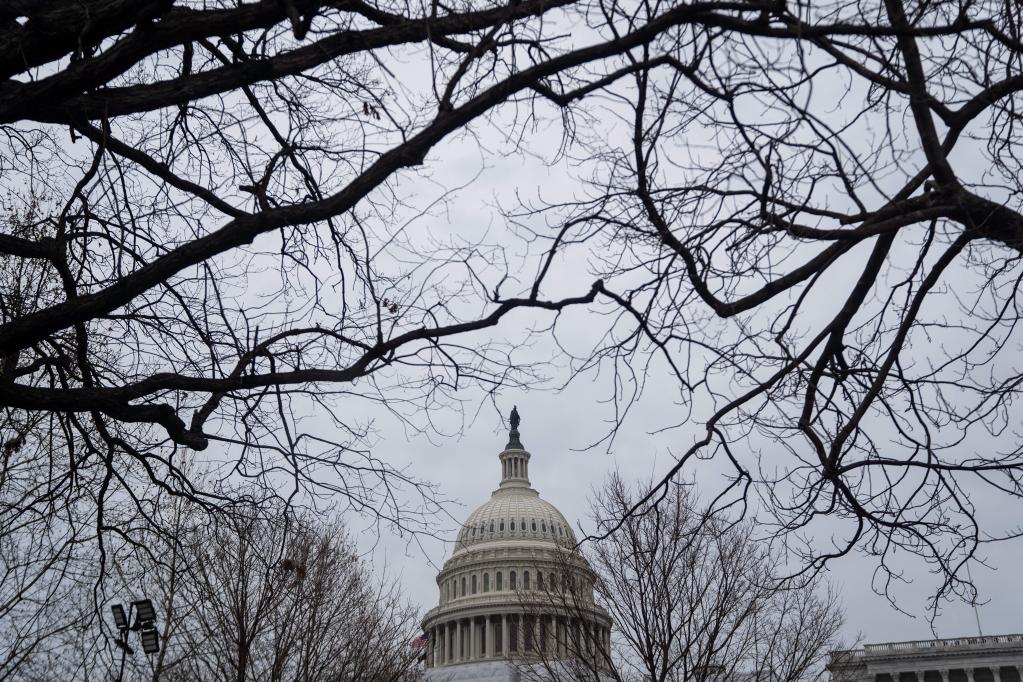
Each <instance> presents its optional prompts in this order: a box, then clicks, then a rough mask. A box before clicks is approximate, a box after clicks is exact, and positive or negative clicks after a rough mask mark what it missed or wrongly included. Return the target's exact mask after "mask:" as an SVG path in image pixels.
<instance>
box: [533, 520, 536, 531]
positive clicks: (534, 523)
mask: <svg viewBox="0 0 1023 682" xmlns="http://www.w3.org/2000/svg"><path fill="white" fill-rule="evenodd" d="M533 532H534V533H535V532H536V519H533Z"/></svg>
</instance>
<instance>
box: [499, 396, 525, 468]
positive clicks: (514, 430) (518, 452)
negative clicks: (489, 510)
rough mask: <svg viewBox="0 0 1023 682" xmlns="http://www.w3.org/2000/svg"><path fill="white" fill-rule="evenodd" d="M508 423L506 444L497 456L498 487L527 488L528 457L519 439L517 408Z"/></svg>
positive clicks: (512, 412) (514, 408)
mask: <svg viewBox="0 0 1023 682" xmlns="http://www.w3.org/2000/svg"><path fill="white" fill-rule="evenodd" d="M508 421H509V422H510V424H511V430H510V431H509V432H508V444H507V445H505V446H504V450H503V451H502V452H501V454H500V455H498V458H499V459H500V460H501V485H500V486H499V487H501V488H512V487H518V488H528V487H529V457H530V455H529V453H528V452H527V451H526V449H525V448H524V447H523V446H522V441H521V440H520V439H519V424H521V423H522V420H521V418H520V417H519V408H518V406H516V407H513V408H512V411H511V417H510V419H509V420H508Z"/></svg>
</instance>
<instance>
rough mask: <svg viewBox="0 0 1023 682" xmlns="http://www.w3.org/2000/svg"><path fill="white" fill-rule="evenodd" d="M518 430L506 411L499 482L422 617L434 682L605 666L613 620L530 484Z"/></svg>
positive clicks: (567, 529)
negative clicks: (507, 422) (436, 601)
mask: <svg viewBox="0 0 1023 682" xmlns="http://www.w3.org/2000/svg"><path fill="white" fill-rule="evenodd" d="M519 423H520V421H519V415H518V410H517V409H516V410H512V414H511V432H510V434H509V439H508V444H507V445H506V446H505V448H504V450H503V451H502V452H501V453H500V454H499V455H498V460H499V461H500V467H501V483H500V485H498V487H497V490H495V491H494V492H493V493H492V494H491V496H490V499H489V500H488V501H487V502H485V503H484V504H483V505H482V506H480V507H479V508H478V509H476V511H474V512H473V513H472V514H470V515H469V518H468V519H466V521H465V523H464V524H463V526H462V528H461V530H460V531H459V533H458V536H457V539H456V542H455V547H454V551H453V552H452V554H451V558H450V559H448V560H447V561H446V562H445V563H444V567H443V569H442V570H441V571H440V573H439V574H438V575H437V587H438V588H439V591H440V603H439V605H438V606H437V607H435V608H433V609H431V610H430V611H428V612H427V614H426V617H425V618H424V620H423V631H424V632H425V633H426V640H427V646H426V666H427V670H426V679H427V680H430V681H431V682H441V681H443V682H455V681H469V680H486V681H488V682H517V681H518V680H530V679H543V678H544V677H545V676H546V675H545V671H551V670H558V671H559V673H560V674H559V675H558V677H559V679H565V678H566V677H571V674H570V673H569V674H568V675H567V676H566V674H565V673H566V672H569V671H571V670H573V669H581V667H585V668H586V669H588V670H590V671H594V672H597V674H599V672H600V671H601V670H604V669H606V665H605V663H604V661H605V660H606V652H607V651H608V650H609V649H610V639H611V619H610V618H609V617H608V614H607V611H605V610H604V609H603V608H602V607H601V606H599V605H598V604H596V603H594V600H593V584H594V574H593V572H592V571H591V570H590V566H589V564H588V563H587V562H586V560H585V559H584V558H583V557H582V555H581V554H580V553H579V551H578V550H577V549H576V548H575V545H576V537H575V534H574V533H573V532H572V527H571V526H570V525H569V524H568V522H567V521H566V520H565V517H564V516H562V515H561V512H559V511H558V510H557V508H555V507H554V505H552V504H551V503H549V502H547V501H546V500H544V499H542V498H541V497H540V494H539V493H538V492H537V491H536V490H534V489H533V488H532V487H530V483H529V458H530V454H529V452H527V451H526V449H525V448H524V447H523V446H522V442H521V441H520V440H519V430H518V427H519ZM575 666H579V668H576V667H575ZM594 672H589V674H588V676H589V678H590V679H593V676H594ZM601 677H603V675H601Z"/></svg>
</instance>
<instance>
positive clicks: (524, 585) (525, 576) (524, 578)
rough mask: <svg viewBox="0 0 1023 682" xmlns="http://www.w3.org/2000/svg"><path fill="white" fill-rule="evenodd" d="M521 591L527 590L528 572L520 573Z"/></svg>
mask: <svg viewBox="0 0 1023 682" xmlns="http://www.w3.org/2000/svg"><path fill="white" fill-rule="evenodd" d="M522 589H524V590H528V589H529V571H523V572H522Z"/></svg>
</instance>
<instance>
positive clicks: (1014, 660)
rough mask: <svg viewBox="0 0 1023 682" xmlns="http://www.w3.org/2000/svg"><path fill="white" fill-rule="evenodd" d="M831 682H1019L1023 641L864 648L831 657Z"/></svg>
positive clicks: (1010, 638)
mask: <svg viewBox="0 0 1023 682" xmlns="http://www.w3.org/2000/svg"><path fill="white" fill-rule="evenodd" d="M828 670H829V671H830V672H831V679H832V680H833V682H1023V681H1021V677H1023V635H995V636H990V637H959V638H955V639H930V640H922V641H918V642H887V643H884V644H867V645H865V646H864V647H863V648H862V649H852V650H847V651H833V652H831V660H830V662H829V663H828Z"/></svg>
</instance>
